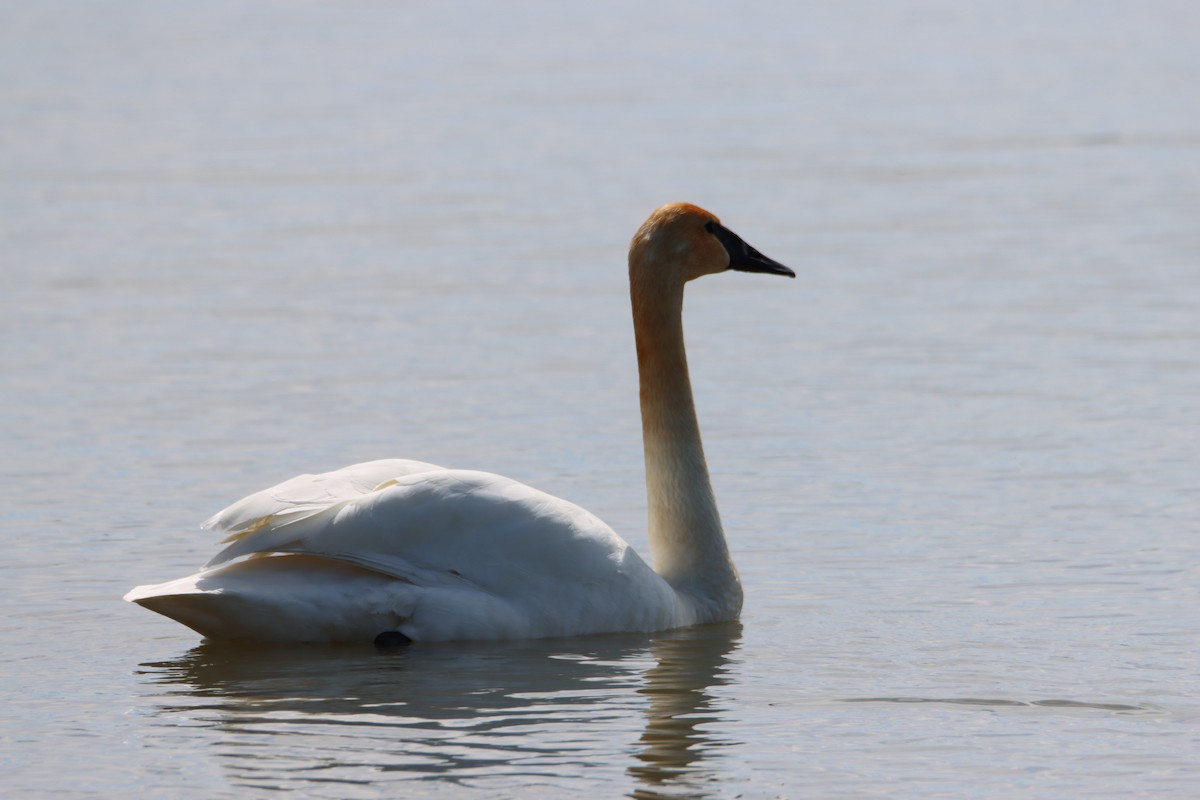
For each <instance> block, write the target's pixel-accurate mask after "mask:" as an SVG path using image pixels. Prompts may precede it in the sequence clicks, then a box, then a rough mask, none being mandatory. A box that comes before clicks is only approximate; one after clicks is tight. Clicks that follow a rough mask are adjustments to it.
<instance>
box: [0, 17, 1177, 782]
mask: <svg viewBox="0 0 1200 800" xmlns="http://www.w3.org/2000/svg"><path fill="white" fill-rule="evenodd" d="M735 8H736V10H735ZM1197 8H1198V7H1197V5H1196V4H1195V3H1192V2H1187V1H1185V0H1179V2H1145V3H1136V4H1135V3H1119V2H1090V1H1089V2H1083V1H1082V0H1080V1H1079V2H1057V3H1041V2H1033V1H1032V0H1030V1H1029V2H1003V3H1000V2H995V3H989V2H980V3H971V4H962V3H951V2H943V3H936V2H913V3H884V2H876V3H871V2H851V3H839V4H834V3H794V4H790V5H788V4H779V3H767V2H762V3H757V2H751V3H738V4H733V5H731V4H728V3H707V2H703V3H661V4H659V3H633V2H630V3H603V4H590V5H582V4H578V5H577V4H572V5H568V4H555V3H512V2H510V3H504V4H495V3H455V4H440V3H404V4H401V3H388V2H371V1H370V0H359V1H358V2H340V3H317V2H304V1H301V2H282V1H278V2H257V3H237V2H228V1H227V0H220V1H218V2H205V3H185V2H155V3H132V2H117V1H116V0H107V1H105V0H98V1H97V2H59V3H16V2H11V3H5V4H3V5H2V6H0V237H2V238H0V242H2V246H3V251H2V263H0V269H2V270H3V273H2V275H3V282H2V286H3V288H2V290H0V382H2V383H0V426H2V428H0V434H2V439H0V461H2V464H0V467H2V469H3V475H2V476H0V477H2V480H0V542H2V544H3V552H4V557H3V559H0V583H2V586H3V592H2V596H3V602H4V613H3V615H2V616H0V637H2V639H0V669H2V675H3V687H4V696H3V706H4V709H5V710H4V714H3V715H2V716H0V765H2V767H0V774H2V777H0V783H2V784H3V791H4V792H6V793H11V794H12V795H13V796H20V797H36V796H48V795H51V794H54V795H56V796H61V793H63V792H66V793H67V794H69V795H70V796H77V797H167V796H169V797H173V798H212V797H217V796H258V795H262V796H267V795H271V796H277V793H278V791H294V792H296V793H297V794H298V795H300V796H304V797H331V798H352V797H381V796H388V797H393V796H402V795H403V796H410V797H424V796H463V797H488V798H492V797H516V796H520V797H564V796H587V797H618V796H622V795H635V796H639V797H697V798H702V797H703V798H707V797H713V798H732V797H747V798H773V797H814V796H819V797H869V796H889V797H947V798H961V797H995V798H1012V797H1046V798H1052V797H1067V796H1070V797H1122V798H1125V797H1132V796H1150V795H1153V796H1155V797H1188V796H1194V793H1195V790H1196V786H1197V785H1200V766H1198V763H1200V678H1198V671H1197V668H1198V666H1200V665H1198V658H1197V654H1198V652H1200V634H1198V625H1197V623H1198V620H1200V614H1198V613H1197V612H1198V611H1200V602H1198V589H1197V587H1198V578H1200V575H1198V572H1200V570H1198V566H1197V565H1198V561H1200V544H1198V542H1200V486H1198V476H1200V456H1198V454H1200V432H1198V431H1200V424H1198V423H1200V313H1197V308H1198V307H1200V255H1198V254H1200V225H1198V224H1197V221H1198V220H1200V82H1198V81H1197V75H1200V12H1198V11H1197ZM677 199H684V200H690V201H693V202H696V203H699V204H701V205H704V206H707V207H709V208H711V209H712V210H714V211H716V212H717V213H718V214H721V215H722V217H723V219H724V221H725V222H726V223H727V224H729V225H730V226H731V227H732V228H733V229H735V230H737V231H739V232H740V233H741V234H742V235H743V236H744V237H746V238H747V239H748V240H749V241H750V242H752V243H754V244H755V245H757V246H758V247H760V248H761V249H762V250H763V251H764V252H766V253H768V254H769V255H772V256H774V257H776V258H778V259H779V260H781V261H783V262H784V263H787V264H789V265H790V266H792V267H793V268H795V269H796V270H797V272H798V273H799V274H800V278H799V280H797V281H794V282H789V281H782V280H777V279H769V278H764V277H761V276H746V275H724V276H718V277H715V278H710V279H707V280H705V281H703V282H700V283H699V284H697V285H695V286H694V287H693V288H691V289H690V290H689V296H688V307H687V310H686V319H687V325H688V335H689V346H690V357H691V362H692V369H693V379H694V382H695V384H696V392H697V400H698V404H699V412H700V416H701V423H702V427H703V429H704V434H705V441H706V446H707V450H708V456H709V461H710V464H711V466H712V469H713V472H714V476H713V477H714V482H715V485H716V490H717V493H718V497H719V500H720V503H721V507H722V510H723V514H724V517H725V522H726V527H727V529H728V530H729V532H730V537H731V542H732V548H733V550H734V553H735V557H736V559H737V561H738V563H739V566H740V568H741V570H742V574H743V579H744V581H745V584H746V587H747V603H746V609H745V614H744V616H743V620H742V625H741V626H728V627H716V628H709V629H701V630H694V631H685V632H680V633H675V634H670V635H661V636H654V637H646V636H634V637H625V636H617V637H599V638H587V639H579V640H567V641H553V642H533V643H528V642H527V643H513V644H505V645H488V646H480V645H454V646H425V647H414V648H411V649H410V650H409V651H406V652H401V653H393V654H378V653H376V652H375V651H374V650H373V649H371V648H353V647H349V648H312V647H308V648H305V647H297V648H280V649H272V650H254V649H231V648H228V647H216V646H212V645H205V644H201V643H200V642H199V641H198V640H197V637H196V636H195V635H193V634H192V633H191V632H189V631H187V630H186V629H183V628H182V627H180V626H178V625H175V624H174V623H171V622H169V621H167V620H165V619H162V618H159V617H156V616H154V615H152V614H149V613H147V612H145V611H143V610H140V609H138V608H135V607H133V606H130V605H128V604H124V603H122V602H121V600H120V597H121V595H122V594H123V593H124V592H125V591H126V590H127V589H128V588H129V587H131V586H133V585H134V584H137V583H145V582H151V581H159V580H165V579H167V578H171V577H176V576H179V575H183V574H186V573H188V572H191V571H192V570H193V569H194V568H195V567H196V566H198V565H199V564H201V563H202V562H204V561H205V560H207V558H208V557H209V556H211V555H212V554H213V552H215V551H214V547H215V542H214V541H213V540H212V538H211V537H210V536H208V535H207V534H205V533H204V532H201V531H199V530H198V529H197V527H196V526H197V524H198V523H199V521H201V520H203V519H204V518H205V517H207V516H208V515H209V514H211V513H213V512H214V511H216V510H218V509H220V508H221V507H223V506H224V505H225V504H226V503H228V502H230V501H232V500H234V499H237V498H238V497H240V496H241V495H243V494H245V493H246V492H249V491H251V490H255V489H258V488H262V487H264V486H266V485H269V484H271V483H273V482H276V481H278V480H281V479H283V478H286V477H289V476H291V475H293V474H297V473H300V472H306V471H319V470H325V469H331V468H335V467H339V466H342V465H345V464H349V463H353V462H355V461H360V460H365V459H370V458H379V457H393V456H395V457H410V458H418V459H424V460H428V461H433V462H435V463H439V464H444V465H447V466H463V467H474V468H481V469H488V470H493V471H497V472H501V473H504V474H507V475H510V476H512V477H515V478H518V479H520V480H523V481H526V482H528V483H532V484H534V485H536V486H539V487H540V488H543V489H545V490H547V491H550V492H553V493H555V494H558V495H561V496H564V497H567V498H569V499H572V500H574V501H576V502H578V503H580V504H582V505H584V506H586V507H588V508H590V509H591V510H593V511H595V512H596V513H598V514H599V515H600V516H601V517H603V518H604V519H606V520H607V521H608V522H609V523H610V524H612V525H613V527H614V528H616V529H617V530H618V531H619V532H621V533H622V534H623V535H625V536H626V537H627V538H628V539H630V541H632V542H633V543H634V544H635V546H637V547H638V549H639V550H641V551H642V552H645V536H644V533H643V529H644V514H645V511H644V497H643V494H642V492H643V484H642V472H641V469H642V465H641V445H640V442H639V436H640V425H639V421H638V417H637V401H636V385H635V377H636V376H635V369H634V360H633V348H632V335H631V326H630V322H629V311H628V308H627V302H628V301H627V294H626V291H627V289H626V284H625V280H626V279H625V266H624V257H625V248H626V246H627V242H628V240H629V237H630V236H631V234H632V233H633V231H634V229H635V228H636V226H637V225H638V224H639V223H640V222H641V221H642V219H643V218H644V217H645V216H646V215H647V214H648V213H649V212H650V211H651V210H652V209H653V208H654V207H656V206H657V205H659V204H660V203H662V202H665V201H668V200H677Z"/></svg>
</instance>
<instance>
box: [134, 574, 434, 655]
mask: <svg viewBox="0 0 1200 800" xmlns="http://www.w3.org/2000/svg"><path fill="white" fill-rule="evenodd" d="M125 599H126V600H127V601H129V602H131V603H136V604H137V605H139V606H142V607H143V608H146V609H149V610H150V611H154V612H156V613H158V614H162V615H163V616H165V617H168V618H170V619H173V620H175V621H176V622H179V623H180V624H183V625H186V626H187V627H189V628H191V629H192V630H194V631H196V632H197V633H199V634H200V635H201V636H204V637H206V638H209V639H216V640H224V641H258V642H298V641H307V642H370V641H372V640H373V639H374V638H375V636H377V635H378V634H379V633H381V632H382V631H387V630H396V629H398V628H400V627H401V626H402V625H404V623H405V621H406V620H407V616H408V614H407V612H408V611H410V610H411V608H412V606H413V605H414V603H415V590H414V587H413V586H412V584H410V583H408V582H406V581H403V580H398V579H397V578H396V577H394V576H387V575H382V574H380V573H378V572H374V571H372V570H369V569H366V568H363V567H359V566H355V565H353V564H349V563H345V562H342V561H337V560H331V559H325V558H319V557H315V556H308V555H279V556H263V557H258V558H251V559H248V560H246V561H240V562H237V563H235V564H232V565H228V566H224V567H219V568H217V569H211V570H208V569H206V570H202V571H201V572H198V573H196V574H195V575H189V576H188V577H186V578H180V579H178V580H174V581H168V582H167V583H160V584H154V585H147V586H138V587H136V588H134V589H133V590H131V591H130V592H129V593H128V594H126V595H125Z"/></svg>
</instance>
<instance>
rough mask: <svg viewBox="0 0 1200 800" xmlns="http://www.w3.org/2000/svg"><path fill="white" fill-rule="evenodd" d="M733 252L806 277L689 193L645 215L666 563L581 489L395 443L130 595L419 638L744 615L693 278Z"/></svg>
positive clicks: (234, 527) (656, 481)
mask: <svg viewBox="0 0 1200 800" xmlns="http://www.w3.org/2000/svg"><path fill="white" fill-rule="evenodd" d="M726 270H737V271H741V272H760V273H768V274H773V275H785V276H788V277H792V278H794V277H795V273H794V272H792V270H790V269H788V268H787V267H785V266H784V265H782V264H780V263H779V262H777V261H774V260H773V259H770V258H768V257H767V256H764V255H763V254H762V253H760V252H759V251H758V250H755V249H754V248H753V247H751V246H750V245H748V244H746V243H745V242H744V241H743V240H742V239H741V238H740V237H739V236H737V234H735V233H733V232H732V231H731V230H729V229H728V228H726V227H725V226H723V225H722V224H721V222H720V220H719V219H718V218H717V217H716V216H715V215H713V214H711V213H709V212H708V211H705V210H704V209H702V208H699V207H698V206H695V205H691V204H688V203H670V204H668V205H665V206H662V207H661V208H659V209H657V210H656V211H655V212H654V213H653V214H651V215H650V217H649V218H648V219H647V220H646V221H645V222H644V223H643V224H642V226H641V227H640V228H639V229H638V231H637V233H636V234H635V235H634V237H633V241H632V243H631V244H630V249H629V289H630V299H631V303H632V306H633V327H634V339H635V343H636V347H637V363H638V377H639V382H640V399H641V412H642V438H643V445H644V455H645V464H646V494H647V498H648V505H649V530H648V535H649V541H650V555H651V560H652V563H653V564H654V569H651V568H650V566H648V565H647V564H646V562H645V561H643V560H642V559H641V558H640V557H639V556H638V554H637V553H636V552H634V550H633V548H632V547H630V546H629V545H628V544H627V543H626V542H625V541H624V540H623V539H621V538H620V537H619V536H618V535H617V534H616V533H614V532H613V530H612V529H611V528H610V527H609V526H608V525H606V524H604V523H603V522H601V521H600V520H599V519H598V518H597V517H595V516H594V515H592V514H591V513H589V512H588V511H585V510H584V509H582V508H580V507H579V506H577V505H575V504H574V503H571V502H568V501H566V500H563V499H560V498H558V497H554V496H552V495H549V494H546V493H544V492H540V491H538V490H537V489H534V488H531V487H529V486H526V485H525V484H522V483H520V482H518V481H515V480H512V479H510V478H505V477H501V476H500V475H494V474H490V473H487V472H476V471H471V470H463V469H445V468H442V467H438V466H435V465H433V464H428V463H425V462H422V461H410V460H404V459H385V460H381V461H370V462H367V463H363V464H355V465H352V466H349V467H346V468H344V469H339V470H335V471H333V472H325V473H321V474H319V475H301V476H299V477H295V478H292V479H291V480H287V481H284V482H283V483H281V484H279V485H277V486H273V487H271V488H269V489H264V490H263V491H260V492H257V493H256V494H252V495H250V496H248V497H245V498H243V499H242V500H239V501H238V502H236V503H234V504H233V505H231V506H229V507H228V508H226V509H225V510H224V511H221V512H219V513H218V514H216V515H215V516H213V517H212V518H211V519H209V520H208V521H207V522H205V523H204V525H203V527H204V528H207V529H210V530H213V531H216V532H218V533H221V534H224V535H225V539H224V540H223V542H222V543H223V544H225V545H226V546H225V548H224V549H223V550H221V551H220V552H219V553H217V555H216V556H214V557H213V558H212V559H211V560H210V561H209V562H208V563H207V564H205V565H204V567H202V568H201V570H200V571H199V572H197V573H195V574H194V575H189V576H187V577H185V578H180V579H178V580H173V581H168V582H166V583H160V584H156V585H147V586H138V587H136V588H134V589H133V590H131V591H130V592H129V593H128V594H127V595H125V599H126V600H128V601H130V602H132V603H136V604H138V605H140V606H142V607H144V608H147V609H150V610H151V611H155V612H158V613H159V614H163V615H165V616H167V617H170V618H171V619H174V620H176V621H178V622H180V623H182V624H183V625H186V626H188V627H189V628H191V629H193V630H195V631H196V632H197V633H199V634H201V635H202V636H205V637H207V638H209V639H214V640H251V641H259V642H354V641H363V642H370V641H374V642H375V643H376V644H380V645H385V644H406V643H408V642H427V641H448V640H485V639H532V638H545V637H557V636H573V635H583V634H592V633H609V632H635V631H641V632H649V631H658V630H666V629H669V628H679V627H684V626H689V625H696V624H702V623H711V622H722V621H730V620H735V619H737V617H738V615H739V614H740V612H741V607H742V586H741V582H740V580H739V578H738V573H737V569H736V568H735V567H734V564H733V561H732V559H731V558H730V554H729V548H728V546H727V545H726V542H725V534H724V531H723V529H722V527H721V518H720V515H719V514H718V513H717V504H716V499H715V498H714V496H713V490H712V485H711V483H710V481H709V475H708V467H707V465H706V462H705V459H704V451H703V448H702V446H701V442H700V429H699V426H698V425H697V421H696V409H695V404H694V403H693V400H692V387H691V381H690V379H689V377H688V368H687V357H686V354H685V352H684V341H683V322H682V312H683V290H684V284H685V283H687V282H688V281H690V280H693V279H695V278H698V277H701V276H703V275H709V274H713V273H718V272H724V271H726Z"/></svg>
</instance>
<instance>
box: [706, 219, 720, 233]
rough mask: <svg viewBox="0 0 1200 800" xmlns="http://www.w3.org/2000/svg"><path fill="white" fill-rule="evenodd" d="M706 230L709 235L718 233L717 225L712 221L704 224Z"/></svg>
mask: <svg viewBox="0 0 1200 800" xmlns="http://www.w3.org/2000/svg"><path fill="white" fill-rule="evenodd" d="M704 230H706V231H708V232H709V233H716V232H717V223H715V222H713V221H712V220H711V219H710V220H709V221H708V222H706V223H704Z"/></svg>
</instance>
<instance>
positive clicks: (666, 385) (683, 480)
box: [629, 207, 742, 619]
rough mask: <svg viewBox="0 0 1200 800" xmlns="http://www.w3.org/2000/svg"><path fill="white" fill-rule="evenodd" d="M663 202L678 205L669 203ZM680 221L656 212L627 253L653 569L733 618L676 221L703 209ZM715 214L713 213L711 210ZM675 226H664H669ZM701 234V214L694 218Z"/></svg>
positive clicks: (735, 590) (708, 611) (733, 587)
mask: <svg viewBox="0 0 1200 800" xmlns="http://www.w3.org/2000/svg"><path fill="white" fill-rule="evenodd" d="M665 210H675V209H673V208H671V207H668V209H665ZM679 211H681V212H682V213H683V214H684V215H686V216H685V217H684V218H683V220H682V222H681V221H679V220H676V219H672V218H670V217H666V218H659V216H660V215H658V214H656V215H655V216H654V217H651V219H650V220H647V223H646V225H644V226H643V227H642V229H641V230H639V231H638V235H637V236H635V237H634V240H633V243H632V246H631V247H630V252H629V278H630V299H631V302H632V307H633V328H634V338H635V340H636V344H637V360H638V377H639V383H640V398H641V410H642V439H643V444H644V448H645V459H646V494H647V501H648V505H649V540H650V554H651V558H652V560H653V565H654V569H655V571H656V572H658V574H660V575H661V576H662V577H663V578H664V579H666V580H667V582H668V583H670V584H671V585H672V586H673V587H674V588H675V589H676V591H678V592H680V593H681V594H682V595H684V596H686V597H688V599H690V600H692V601H693V602H696V603H698V604H699V605H701V606H703V608H698V609H697V610H698V611H699V612H700V616H701V618H709V619H713V618H715V619H729V618H733V617H735V616H736V615H737V612H738V610H739V609H740V607H741V603H742V589H741V583H740V581H739V580H738V575H737V570H736V569H735V568H734V566H733V562H732V560H731V558H730V556H729V550H728V547H727V545H726V543H725V535H724V531H723V529H722V526H721V518H720V514H719V513H718V511H717V503H716V499H715V497H714V495H713V490H712V485H711V482H710V480H709V475H708V466H707V463H706V461H705V458H704V448H703V445H702V444H701V441H700V428H699V425H698V423H697V419H696V408H695V403H694V401H693V398H692V385H691V380H690V378H689V375H688V366H687V354H686V351H685V349H684V339H683V318H682V312H683V290H684V285H685V283H686V281H687V280H688V279H689V278H690V277H694V275H693V274H691V272H692V270H690V269H689V267H691V265H690V264H688V263H687V262H686V259H687V254H690V253H692V252H694V250H695V247H694V246H693V247H687V248H681V247H680V246H679V245H680V244H682V243H684V242H687V238H686V231H684V235H683V236H681V232H680V231H679V230H678V228H679V227H680V226H681V225H682V224H683V223H684V222H686V221H687V218H692V220H693V221H694V218H695V217H697V216H700V215H704V217H709V218H712V215H710V214H708V213H707V212H704V211H702V210H700V209H698V208H695V207H684V208H682V209H679ZM713 219H715V218H713ZM672 227H674V228H676V230H675V231H670V232H668V230H666V229H668V228H672ZM694 227H695V229H696V231H697V233H699V232H700V231H702V230H703V228H702V223H696V224H694Z"/></svg>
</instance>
